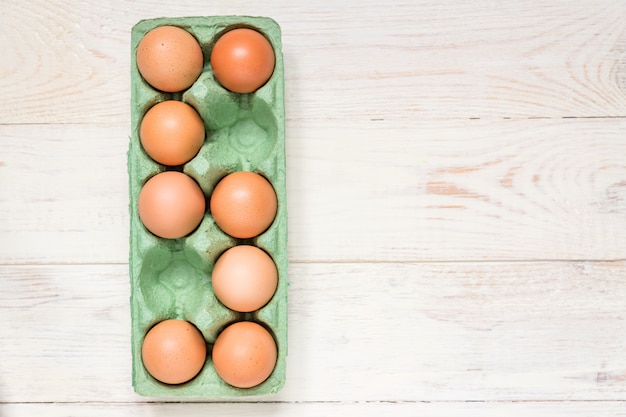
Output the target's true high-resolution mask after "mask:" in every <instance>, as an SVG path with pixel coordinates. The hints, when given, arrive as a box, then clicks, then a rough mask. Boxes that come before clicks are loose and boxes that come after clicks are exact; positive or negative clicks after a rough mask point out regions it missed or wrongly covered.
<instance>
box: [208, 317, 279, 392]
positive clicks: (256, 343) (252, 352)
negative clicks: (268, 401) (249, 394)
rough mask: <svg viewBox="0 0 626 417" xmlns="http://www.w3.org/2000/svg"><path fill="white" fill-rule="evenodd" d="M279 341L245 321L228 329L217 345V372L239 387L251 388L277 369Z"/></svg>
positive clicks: (214, 356) (214, 349)
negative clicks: (277, 342)
mask: <svg viewBox="0 0 626 417" xmlns="http://www.w3.org/2000/svg"><path fill="white" fill-rule="evenodd" d="M277 354H278V352H277V349H276V342H274V338H273V337H272V335H271V334H270V333H269V332H268V331H267V330H265V328H264V327H263V326H261V325H259V324H257V323H253V322H250V321H241V322H238V323H235V324H231V325H230V326H228V327H227V328H226V329H224V330H223V331H222V332H221V333H220V334H219V335H218V337H217V339H216V340H215V345H214V346H213V354H212V358H213V364H214V365H215V370H216V371H217V374H218V375H219V376H220V377H221V378H222V379H223V380H224V381H226V382H227V383H229V384H230V385H233V386H235V387H239V388H251V387H254V386H256V385H259V384H260V383H261V382H263V381H265V380H266V379H267V378H268V377H269V376H270V375H271V373H272V371H273V370H274V366H275V365H276V358H277Z"/></svg>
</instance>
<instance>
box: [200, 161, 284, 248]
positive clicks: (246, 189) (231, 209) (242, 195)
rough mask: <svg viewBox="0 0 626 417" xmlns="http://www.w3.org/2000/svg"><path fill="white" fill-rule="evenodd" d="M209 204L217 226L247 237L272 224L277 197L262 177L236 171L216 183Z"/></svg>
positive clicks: (232, 233) (255, 234) (237, 235)
mask: <svg viewBox="0 0 626 417" xmlns="http://www.w3.org/2000/svg"><path fill="white" fill-rule="evenodd" d="M209 204H210V208H211V214H212V216H213V218H214V219H215V223H216V224H217V226H218V227H219V228H220V229H222V230H223V231H224V232H226V233H227V234H229V235H230V236H233V237H236V238H240V239H247V238H251V237H255V236H258V235H260V234H261V233H263V232H264V231H265V230H266V229H267V228H268V227H269V226H270V224H272V222H273V221H274V217H276V210H277V207H278V200H277V197H276V192H275V191H274V187H272V185H271V184H270V183H269V181H268V180H266V179H265V177H263V176H262V175H260V174H257V173H254V172H247V171H239V172H234V173H232V174H229V175H227V176H226V177H224V178H223V179H222V180H220V182H218V183H217V185H216V186H215V189H214V190H213V194H211V200H210V203H209Z"/></svg>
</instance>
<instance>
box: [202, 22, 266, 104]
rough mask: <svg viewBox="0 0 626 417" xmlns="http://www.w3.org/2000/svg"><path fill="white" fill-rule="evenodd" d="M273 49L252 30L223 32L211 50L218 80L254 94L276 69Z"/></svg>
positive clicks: (234, 90)
mask: <svg viewBox="0 0 626 417" xmlns="http://www.w3.org/2000/svg"><path fill="white" fill-rule="evenodd" d="M275 61H276V57H275V56H274V48H272V44H271V43H270V42H269V41H268V40H267V38H266V37H265V36H263V35H262V34H261V33H259V32H257V31H256V30H253V29H247V28H240V29H233V30H230V31H228V32H226V33H225V34H223V35H222V36H221V37H220V38H219V39H218V40H217V42H216V43H215V46H214V47H213V50H212V52H211V67H212V68H213V74H214V75H215V79H216V80H217V81H218V82H219V83H220V84H221V85H222V86H223V87H225V88H226V89H228V90H230V91H232V92H235V93H252V92H254V91H256V90H257V89H259V88H260V87H262V86H263V85H264V84H265V83H266V82H267V80H269V79H270V77H271V76H272V73H273V72H274V64H275Z"/></svg>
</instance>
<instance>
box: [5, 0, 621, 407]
mask: <svg viewBox="0 0 626 417" xmlns="http://www.w3.org/2000/svg"><path fill="white" fill-rule="evenodd" d="M222 14H240V15H263V16H270V17H273V18H274V19H275V20H277V21H278V23H280V24H281V26H282V29H283V42H284V48H283V52H284V56H285V85H286V111H287V126H286V127H287V158H288V161H287V165H288V207H289V253H290V283H291V286H290V290H289V291H290V292H289V297H290V299H289V326H290V327H289V357H288V371H287V383H286V385H285V388H284V389H283V391H282V392H281V393H280V394H278V395H275V396H272V397H264V398H260V399H255V400H254V401H255V402H252V403H251V402H246V401H243V402H239V403H231V402H219V403H206V402H202V403H198V402H193V403H175V402H168V401H163V400H162V399H153V398H144V397H140V396H138V395H136V394H135V393H134V392H133V390H132V387H131V363H130V311H129V294H130V288H129V279H128V265H127V260H128V227H129V214H128V186H127V173H126V150H127V146H128V134H129V129H130V116H129V111H130V109H129V105H130V89H129V85H130V79H129V66H130V29H131V27H132V26H133V25H134V23H136V22H137V21H138V20H140V19H144V18H151V17H158V16H202V15H222ZM0 92H1V98H0V264H1V266H0V332H1V333H0V415H1V416H3V417H5V416H11V417H13V416H16V417H20V416H36V415H41V416H43V415H45V416H66V415H84V416H87V415H89V416H111V415H116V416H139V415H151V416H166V415H181V416H186V417H192V416H206V415H220V416H257V415H275V416H294V415H299V416H322V415H332V416H338V415H358V416H381V415H394V416H395V415H405V416H416V415H428V416H453V415H458V416H482V417H484V416H502V415H506V416H528V415H536V416H548V415H550V416H554V415H563V416H565V415H567V416H603V417H604V416H618V415H621V416H624V415H626V100H625V98H626V97H625V96H626V2H624V1H622V0H594V1H582V0H581V1H576V0H562V1H554V0H552V1H510V2H504V1H503V2H494V1H460V0H458V1H451V0H442V1H434V0H433V1H385V2H381V1H350V2H347V1H346V2H335V1H330V0H324V1H317V2H295V1H291V0H284V1H274V2H268V1H228V2H227V1H221V2H202V1H191V0H181V1H175V2H174V1H172V2H154V1H146V0H140V1H130V0H127V1H124V0H112V1H83V2H76V1H71V0H54V1H49V0H33V1H28V2H26V1H20V0H17V1H16V0H13V1H11V0H0ZM257 401H260V402H257Z"/></svg>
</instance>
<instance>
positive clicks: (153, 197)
mask: <svg viewBox="0 0 626 417" xmlns="http://www.w3.org/2000/svg"><path fill="white" fill-rule="evenodd" d="M205 208H206V202H205V199H204V194H203V193H202V190H201V189H200V187H199V186H198V184H197V183H196V182H195V181H194V180H193V179H191V177H189V176H188V175H186V174H183V173H181V172H177V171H166V172H162V173H160V174H157V175H155V176H154V177H152V178H150V179H149V180H148V181H147V182H146V184H145V185H144V186H143V188H142V189H141V191H140V193H139V199H138V202H137V209H138V211H139V218H140V219H141V222H142V223H143V224H144V226H146V228H147V229H148V230H150V231H151V232H152V233H154V234H155V235H157V236H159V237H163V238H168V239H175V238H179V237H183V236H185V235H187V234H189V233H191V232H192V231H193V230H194V229H195V228H196V227H197V226H198V224H200V222H201V221H202V218H203V216H204V210H205Z"/></svg>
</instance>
